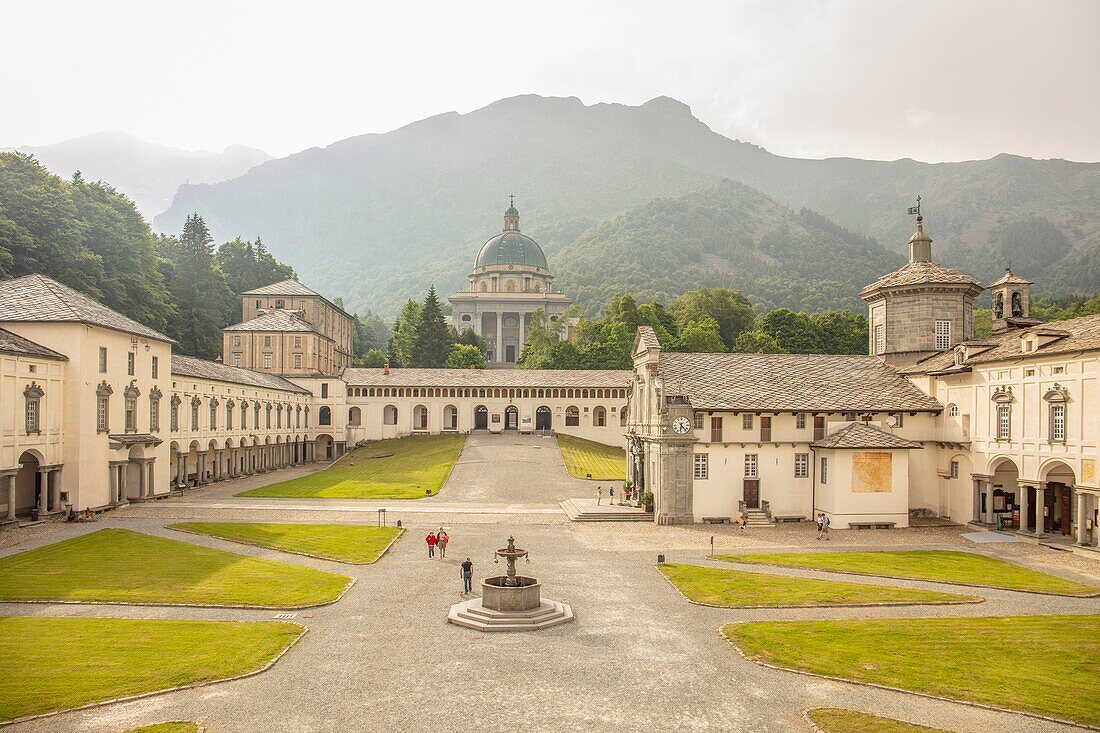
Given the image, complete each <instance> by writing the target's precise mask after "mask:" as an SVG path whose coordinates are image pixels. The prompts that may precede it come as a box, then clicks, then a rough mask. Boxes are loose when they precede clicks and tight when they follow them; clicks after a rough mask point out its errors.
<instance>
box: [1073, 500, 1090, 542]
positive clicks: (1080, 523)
mask: <svg viewBox="0 0 1100 733" xmlns="http://www.w3.org/2000/svg"><path fill="white" fill-rule="evenodd" d="M1074 491H1075V492H1076V493H1077V544H1079V545H1086V544H1088V530H1087V529H1086V527H1087V526H1088V517H1087V514H1088V509H1089V502H1088V494H1086V493H1085V492H1083V491H1081V489H1076V488H1075V489H1074Z"/></svg>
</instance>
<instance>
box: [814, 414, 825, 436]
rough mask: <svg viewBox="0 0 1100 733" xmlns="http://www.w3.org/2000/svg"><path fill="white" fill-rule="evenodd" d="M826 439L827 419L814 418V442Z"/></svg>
mask: <svg viewBox="0 0 1100 733" xmlns="http://www.w3.org/2000/svg"><path fill="white" fill-rule="evenodd" d="M824 438H825V418H824V417H818V416H816V415H815V416H814V440H824Z"/></svg>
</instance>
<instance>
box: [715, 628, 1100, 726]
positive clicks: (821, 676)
mask: <svg viewBox="0 0 1100 733" xmlns="http://www.w3.org/2000/svg"><path fill="white" fill-rule="evenodd" d="M746 623H750V624H751V623H759V622H755V621H735V622H733V624H734V625H738V626H740V625H741V624H746ZM725 625H729V624H725ZM718 635H719V636H721V637H722V638H723V639H725V640H726V643H727V644H729V645H730V646H731V647H733V649H734V651H736V652H737V653H738V654H739V655H740V657H741V658H742V659H744V660H746V661H749V662H752V663H753V664H759V665H760V666H761V667H767V668H768V669H774V670H778V671H780V672H790V673H792V674H800V675H803V676H806V677H816V678H817V679H819V680H829V681H831V682H843V683H845V684H849V685H862V686H863V687H874V688H875V689H878V690H889V691H890V692H901V693H904V694H906V695H916V696H917V697H923V698H925V699H927V700H938V701H939V702H950V703H955V704H957V705H969V706H970V707H974V708H981V709H983V710H992V711H993V712H996V713H1009V714H1011V715H1023V716H1024V717H1027V718H1035V719H1037V720H1045V721H1048V722H1050V723H1060V724H1062V725H1069V726H1073V727H1074V728H1082V729H1084V730H1096V731H1100V726H1095V725H1089V724H1088V723H1081V722H1078V721H1076V720H1065V719H1063V718H1052V717H1050V716H1049V715H1043V714H1042V713H1029V712H1027V711H1026V710H1013V709H1012V708H1002V707H998V706H996V705H987V704H986V703H984V702H976V701H974V700H961V699H958V698H954V697H942V696H940V695H933V694H932V693H930V692H919V691H917V690H906V689H905V688H902V687H891V686H890V685H882V684H879V683H877V682H863V681H862V680H851V679H847V678H845V677H834V676H832V675H827V674H819V673H818V672H807V671H806V670H802V669H792V668H791V667H780V666H778V665H775V664H769V663H768V662H761V661H760V660H759V659H753V658H752V657H750V656H748V655H747V654H745V652H743V651H741V647H739V646H737V644H735V643H734V641H733V639H731V638H729V637H728V636H726V633H725V631H724V630H723V627H722V626H719V627H718Z"/></svg>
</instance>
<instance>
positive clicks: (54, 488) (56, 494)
mask: <svg viewBox="0 0 1100 733" xmlns="http://www.w3.org/2000/svg"><path fill="white" fill-rule="evenodd" d="M48 476H49V479H50V481H49V486H50V506H51V507H52V511H55V512H57V511H61V469H60V468H58V467H56V466H54V467H53V468H51V469H50V472H49V474H48Z"/></svg>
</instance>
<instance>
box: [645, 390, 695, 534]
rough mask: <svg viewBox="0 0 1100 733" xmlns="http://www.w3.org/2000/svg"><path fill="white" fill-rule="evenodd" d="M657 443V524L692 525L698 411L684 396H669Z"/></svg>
mask: <svg viewBox="0 0 1100 733" xmlns="http://www.w3.org/2000/svg"><path fill="white" fill-rule="evenodd" d="M662 412H663V413H664V414H663V415H662V416H661V417H662V420H661V437H660V438H659V439H658V441H657V446H656V449H657V453H658V456H659V458H658V470H657V475H656V476H654V478H655V479H656V481H655V483H656V484H657V486H656V487H655V489H654V492H653V495H654V499H655V501H654V509H655V510H656V514H657V516H656V519H657V523H658V524H691V523H693V522H694V521H695V517H694V515H693V514H692V463H693V462H694V460H695V456H694V453H695V451H694V450H693V449H692V444H693V443H695V430H694V425H693V419H694V414H695V411H694V410H693V409H692V408H691V402H690V401H689V400H688V398H687V397H686V396H684V395H667V396H666V397H665V398H664V410H662Z"/></svg>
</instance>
